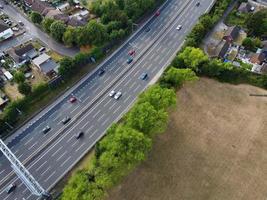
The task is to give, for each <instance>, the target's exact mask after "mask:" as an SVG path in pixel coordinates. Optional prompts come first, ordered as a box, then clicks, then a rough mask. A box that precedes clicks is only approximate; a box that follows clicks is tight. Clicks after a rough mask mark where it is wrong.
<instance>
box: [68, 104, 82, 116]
mask: <svg viewBox="0 0 267 200" xmlns="http://www.w3.org/2000/svg"><path fill="white" fill-rule="evenodd" d="M79 108H80V105H78V106H77V107H76V108H74V109H73V110H72V111H70V114H72V113H73V112H75V111H76V110H77V109H79Z"/></svg>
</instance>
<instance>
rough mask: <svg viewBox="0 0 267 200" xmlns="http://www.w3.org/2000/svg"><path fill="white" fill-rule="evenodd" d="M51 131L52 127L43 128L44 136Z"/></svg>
mask: <svg viewBox="0 0 267 200" xmlns="http://www.w3.org/2000/svg"><path fill="white" fill-rule="evenodd" d="M50 130H51V127H50V126H46V127H44V128H43V130H42V131H43V134H46V133H48V132H49V131H50Z"/></svg>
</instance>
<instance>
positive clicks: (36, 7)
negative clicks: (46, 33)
mask: <svg viewBox="0 0 267 200" xmlns="http://www.w3.org/2000/svg"><path fill="white" fill-rule="evenodd" d="M53 9H55V8H53V7H52V6H50V4H49V3H47V2H44V1H40V0H32V10H33V11H36V12H39V13H40V14H42V15H46V14H47V13H48V12H49V10H53Z"/></svg>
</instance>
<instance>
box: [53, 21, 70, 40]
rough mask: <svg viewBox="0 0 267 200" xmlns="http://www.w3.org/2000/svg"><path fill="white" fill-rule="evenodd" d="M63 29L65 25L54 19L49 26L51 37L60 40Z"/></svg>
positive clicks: (64, 29)
mask: <svg viewBox="0 0 267 200" xmlns="http://www.w3.org/2000/svg"><path fill="white" fill-rule="evenodd" d="M65 31H66V25H65V24H64V23H63V22H62V21H54V22H53V23H52V24H51V26H50V33H51V35H52V37H53V38H54V39H55V40H56V41H58V42H61V41H62V39H63V34H64V32H65Z"/></svg>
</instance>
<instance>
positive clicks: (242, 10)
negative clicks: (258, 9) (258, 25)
mask: <svg viewBox="0 0 267 200" xmlns="http://www.w3.org/2000/svg"><path fill="white" fill-rule="evenodd" d="M254 9H255V8H254V7H252V6H251V5H250V4H249V3H247V2H242V3H241V4H240V6H239V8H238V12H240V13H248V12H251V11H253V10H254Z"/></svg>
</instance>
